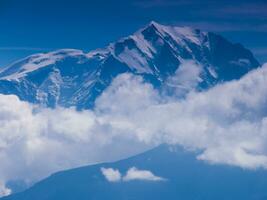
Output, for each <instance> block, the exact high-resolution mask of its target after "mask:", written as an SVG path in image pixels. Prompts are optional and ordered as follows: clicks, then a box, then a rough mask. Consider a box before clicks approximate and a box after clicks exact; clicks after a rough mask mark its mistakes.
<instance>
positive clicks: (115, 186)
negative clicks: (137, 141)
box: [3, 145, 267, 200]
mask: <svg viewBox="0 0 267 200" xmlns="http://www.w3.org/2000/svg"><path fill="white" fill-rule="evenodd" d="M133 166H134V167H136V168H138V169H142V170H150V171H151V172H152V173H154V174H155V175H157V176H160V177H163V178H165V180H163V181H148V180H132V181H120V182H109V181H107V180H106V179H105V177H104V176H103V174H102V173H101V168H102V167H105V168H113V169H118V170H119V171H120V172H121V173H122V174H125V173H126V171H127V170H128V169H129V168H131V167H133ZM266 184H267V172H266V171H265V170H255V171H253V170H252V171H251V170H243V169H241V168H237V167H230V166H223V165H218V166H217V165H209V164H206V163H204V162H202V161H199V160H196V159H195V154H194V153H192V152H187V151H184V150H183V149H181V148H179V147H171V146H166V145H161V146H159V147H157V148H155V149H153V150H150V151H148V152H145V153H143V154H140V155H137V156H135V157H132V158H129V159H126V160H121V161H118V162H114V163H104V164H98V165H92V166H87V167H82V168H78V169H73V170H69V171H63V172H59V173H56V174H54V175H52V176H50V177H49V178H47V179H45V180H43V181H41V182H39V183H37V184H36V185H34V186H33V187H32V188H30V189H28V190H26V191H25V192H22V193H17V194H14V195H11V196H9V197H5V198H3V200H33V199H38V200H58V199H64V200H74V199H79V200H83V199H87V200H88V199H116V200H121V199H138V200H141V199H154V200H157V199H159V200H162V199H168V200H172V199H183V200H193V199H194V200H198V199H199V200H203V199H205V200H214V199H218V200H234V199H242V200H256V199H257V200H264V199H266V198H267V190H266Z"/></svg>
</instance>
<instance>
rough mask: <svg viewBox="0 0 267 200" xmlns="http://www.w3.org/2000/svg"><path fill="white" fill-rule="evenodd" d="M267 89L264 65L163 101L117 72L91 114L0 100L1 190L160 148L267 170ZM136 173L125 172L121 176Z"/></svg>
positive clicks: (150, 89) (2, 97)
mask: <svg viewBox="0 0 267 200" xmlns="http://www.w3.org/2000/svg"><path fill="white" fill-rule="evenodd" d="M192 70H195V68H192ZM195 72H196V74H197V73H198V72H197V71H195ZM266 85H267V65H264V66H263V67H262V68H260V69H257V70H255V71H252V72H251V73H249V74H248V75H246V76H245V77H243V78H242V79H241V80H238V81H233V82H229V83H226V84H221V85H218V86H216V87H214V88H212V89H210V90H208V91H206V92H202V93H198V92H195V91H192V92H189V93H188V94H187V95H186V97H185V98H183V99H176V98H175V97H170V96H162V93H159V92H158V91H157V90H155V89H154V88H153V86H152V85H150V84H148V83H145V82H144V81H143V79H142V78H141V77H139V76H134V75H131V74H122V75H120V76H118V77H116V78H115V79H114V81H113V82H112V84H111V86H110V87H109V88H108V89H106V90H105V91H104V93H103V94H102V95H101V96H100V97H99V98H98V99H97V101H96V107H95V109H94V110H86V111H76V110H75V109H74V108H69V109H65V108H56V109H46V108H39V107H36V106H35V105H32V104H29V103H26V102H22V101H20V100H19V99H18V98H17V97H16V96H13V95H9V96H7V95H0V127H1V129H0V160H1V165H0V183H1V184H0V191H1V193H2V195H4V194H6V191H9V190H8V189H7V188H6V187H5V183H6V182H7V181H10V180H24V181H26V182H27V183H31V182H32V181H36V180H39V179H41V178H44V177H45V176H47V175H49V174H50V173H53V172H55V171H59V170H62V169H67V168H72V167H76V166H80V165H85V164H92V163H96V162H101V161H110V160H114V159H118V158H121V157H126V156H128V155H130V154H133V153H137V152H140V151H143V150H145V149H146V148H148V147H151V146H155V145H158V144H160V143H169V144H178V145H182V146H184V147H185V148H187V149H190V150H194V149H198V150H199V149H200V150H203V152H202V153H201V154H200V155H198V157H197V158H198V159H201V160H205V161H207V162H209V163H215V164H229V165H235V166H239V167H243V168H249V169H255V168H259V167H262V168H267V143H266V141H267V140H266V137H267V133H266V130H267V118H266V111H267V109H266V107H267V86H266ZM129 143H131V145H128V144H129ZM129 146H130V147H129ZM111 149H112V151H111ZM122 150H123V151H122ZM81 152H82V153H81ZM89 152H90V153H89ZM106 152H109V153H110V154H109V155H108V156H107V153H106ZM18 163H19V165H18ZM177 170H179V169H177ZM111 172H112V171H111ZM111 172H110V171H107V173H111ZM112 173H113V172H112ZM112 173H111V174H112ZM129 173H130V172H129ZM138 173H139V172H138ZM138 173H136V170H135V169H132V171H131V173H130V174H129V176H128V177H138V176H137V175H138ZM114 175H115V176H118V174H117V175H116V173H115V174H114V173H113V176H114ZM126 177H127V175H126ZM3 191H4V192H3ZM9 192H10V191H9Z"/></svg>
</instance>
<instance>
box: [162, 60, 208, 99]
mask: <svg viewBox="0 0 267 200" xmlns="http://www.w3.org/2000/svg"><path fill="white" fill-rule="evenodd" d="M202 70H203V66H202V65H201V64H199V63H196V62H195V61H191V60H188V61H184V62H183V63H182V64H181V65H180V66H179V68H178V69H177V70H176V72H175V74H174V75H172V76H170V77H169V78H168V79H167V80H166V83H165V84H166V86H167V88H165V89H166V90H167V91H168V92H169V93H171V94H172V96H173V95H174V94H175V95H177V96H178V97H179V96H182V95H184V94H186V93H187V92H188V91H190V90H193V89H195V88H196V87H197V85H198V83H199V82H201V78H200V74H201V72H202Z"/></svg>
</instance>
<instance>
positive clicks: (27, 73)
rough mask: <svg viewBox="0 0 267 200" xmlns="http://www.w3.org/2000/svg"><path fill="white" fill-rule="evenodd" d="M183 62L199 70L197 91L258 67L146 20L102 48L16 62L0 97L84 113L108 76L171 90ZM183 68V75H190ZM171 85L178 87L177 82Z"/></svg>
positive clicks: (5, 73)
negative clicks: (134, 78)
mask: <svg viewBox="0 0 267 200" xmlns="http://www.w3.org/2000/svg"><path fill="white" fill-rule="evenodd" d="M188 60H191V61H192V63H196V64H199V65H201V66H202V67H201V70H200V71H199V73H197V74H198V76H199V77H195V79H194V80H199V81H197V82H196V83H197V85H196V88H198V89H199V88H200V89H205V88H209V87H211V86H213V85H215V84H216V83H217V82H223V81H229V80H233V79H239V78H240V77H241V76H243V75H244V74H246V73H247V72H248V71H250V70H251V69H254V68H256V67H258V66H259V63H258V62H257V60H256V59H255V58H254V57H253V55H252V53H251V52H250V51H249V50H247V49H245V48H243V47H242V46H241V45H235V44H233V43H231V42H229V41H227V40H226V39H224V38H223V37H221V36H219V35H216V34H213V33H208V32H203V31H200V30H198V29H193V28H189V27H173V26H166V25H161V24H158V23H156V22H153V21H152V22H151V23H149V24H148V25H147V26H145V27H144V28H141V29H140V30H138V31H136V32H135V33H133V34H132V35H130V36H127V37H124V38H121V39H119V40H118V41H116V42H113V43H110V44H109V45H108V46H107V47H105V48H102V49H96V50H93V51H90V52H83V51H82V50H77V49H60V50H57V51H52V52H48V53H39V54H34V55H31V56H28V57H26V58H24V59H21V60H19V61H17V62H15V63H13V64H11V65H10V66H8V67H6V68H4V69H3V70H1V71H0V93H3V94H15V95H17V96H19V97H20V98H21V99H23V100H26V101H30V102H32V103H41V104H43V105H47V106H52V107H53V106H57V105H60V106H64V107H69V106H77V107H79V108H89V107H90V106H92V105H93V104H94V101H95V99H96V98H97V97H98V96H99V95H100V94H101V93H102V92H103V91H104V90H105V88H107V87H108V86H109V85H110V83H111V82H112V80H113V79H114V77H116V76H118V75H119V74H121V73H125V72H127V73H133V74H137V75H140V76H142V77H143V78H144V79H145V81H147V82H150V83H152V84H153V85H154V86H155V87H164V86H167V87H173V88H177V87H178V85H173V84H171V86H170V84H169V83H168V82H167V80H173V79H172V78H170V77H172V76H175V75H176V74H177V73H176V72H177V70H178V69H179V68H181V66H183V64H184V63H187V61H188ZM189 69H190V68H189ZM189 69H185V71H186V72H188V73H189V72H190V73H191V71H190V70H189ZM193 72H194V70H193ZM188 73H187V76H190V74H188ZM178 74H179V73H178ZM175 83H179V87H184V85H181V84H180V83H181V81H179V80H177V81H175Z"/></svg>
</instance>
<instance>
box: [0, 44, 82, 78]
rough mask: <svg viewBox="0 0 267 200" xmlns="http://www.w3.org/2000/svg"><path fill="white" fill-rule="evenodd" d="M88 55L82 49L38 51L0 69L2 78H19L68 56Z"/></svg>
mask: <svg viewBox="0 0 267 200" xmlns="http://www.w3.org/2000/svg"><path fill="white" fill-rule="evenodd" d="M77 56H86V54H85V53H84V52H83V51H82V50H77V49H60V50H56V51H52V52H48V53H38V54H34V55H30V56H28V57H26V58H24V59H22V60H19V61H17V62H15V63H13V64H11V65H10V66H8V67H7V68H4V69H3V70H2V71H0V75H1V76H2V77H1V78H0V79H6V80H12V79H14V80H18V79H19V78H22V77H23V76H25V75H27V74H28V73H30V72H33V71H35V70H38V69H40V68H43V67H46V66H48V65H53V64H55V63H56V62H57V61H60V60H63V59H64V58H66V57H77Z"/></svg>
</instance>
